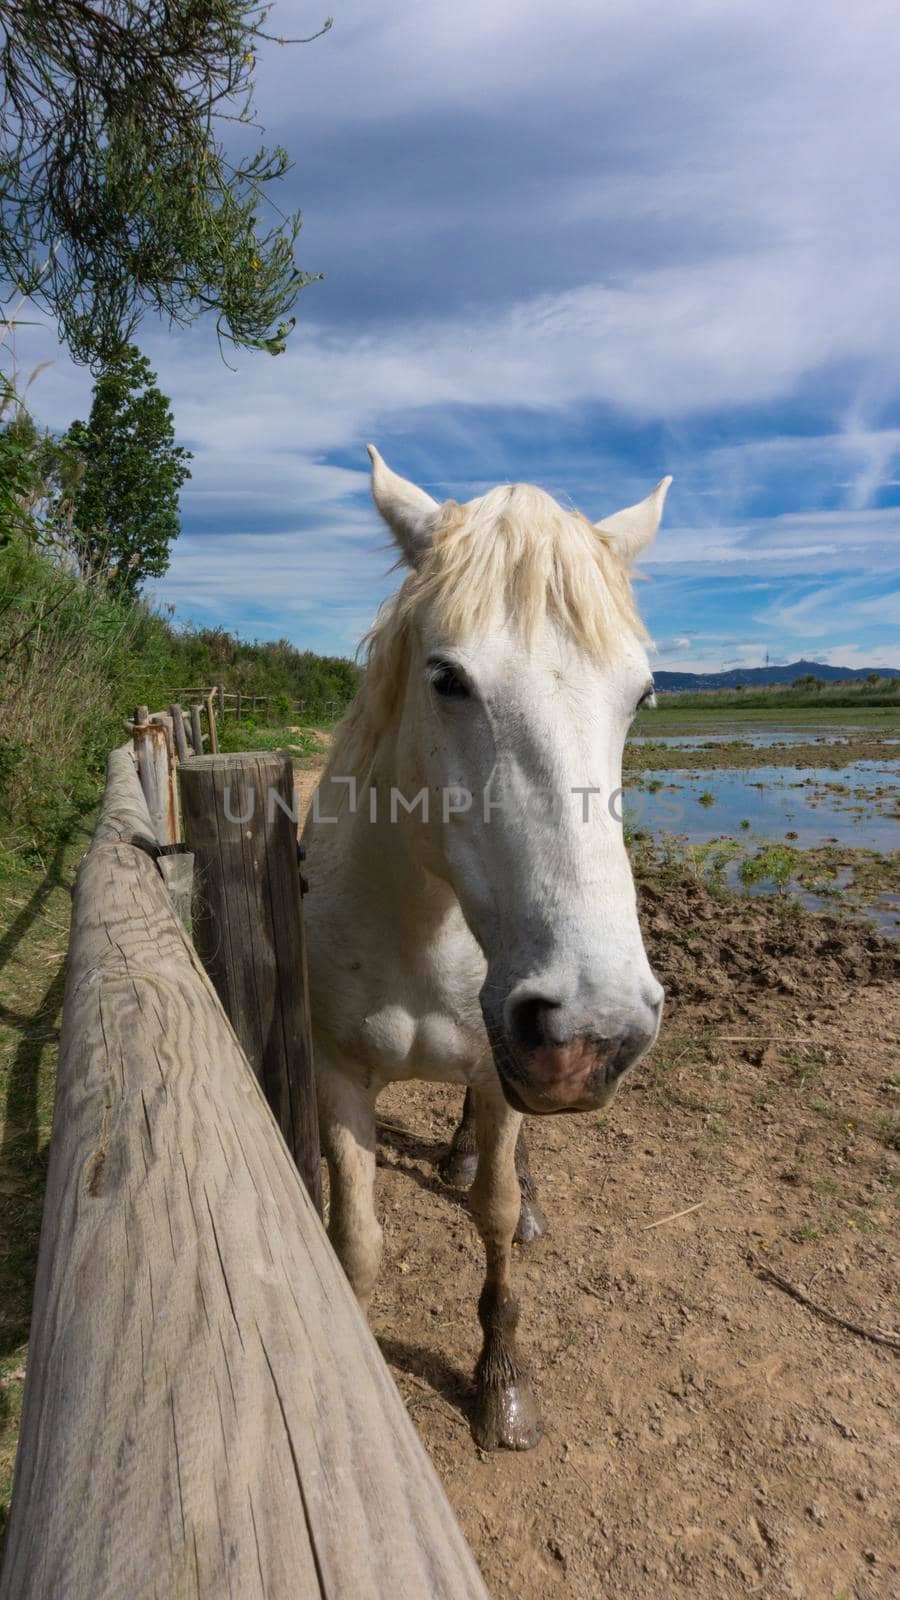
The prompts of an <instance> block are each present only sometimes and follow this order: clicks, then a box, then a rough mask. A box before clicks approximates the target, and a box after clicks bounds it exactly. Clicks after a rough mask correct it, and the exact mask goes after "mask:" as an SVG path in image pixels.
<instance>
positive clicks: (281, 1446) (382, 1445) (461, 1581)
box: [0, 749, 486, 1600]
mask: <svg viewBox="0 0 900 1600" xmlns="http://www.w3.org/2000/svg"><path fill="white" fill-rule="evenodd" d="M148 834H152V824H151V819H150V816H149V813H148V810H147V806H146V802H145V800H144V796H143V792H142V790H141V788H140V785H139V783H138V779H137V773H136V767H135V762H134V758H133V755H132V752H131V751H130V750H129V749H123V750H119V751H116V752H114V753H113V755H112V756H111V758H110V763H109V776H108V782H107V788H106V795H105V798H104V802H103V808H102V812H101V816H100V820H99V823H98V825H97V829H96V832H95V835H94V839H93V843H92V845H91V848H90V850H89V851H88V854H87V856H86V857H85V859H84V861H83V863H82V866H81V868H80V871H79V874H78V880H77V883H76V887H75V895H74V904H73V918H72V935H71V943H70V950H69V970H68V979H67V986H66V997H65V1004H64V1011H63V1029H62V1040H61V1048H60V1064H59V1081H58V1088H57V1098H56V1110H55V1116H54V1127H53V1138H52V1143H51V1150H50V1165H49V1172H48V1181H47V1195H46V1201H45V1206H44V1220H43V1227H42V1232H41V1244H40V1255H39V1262H38V1273H37V1285H36V1290H35V1299H34V1310H33V1317H32V1329H31V1340H30V1344H29V1352H28V1364H27V1376H26V1382H25V1396H24V1406H23V1413H22V1423H21V1434H20V1445H19V1455H18V1460H17V1465H16V1477H15V1486H14V1493H13V1503H12V1511H11V1518H10V1525H9V1531H8V1536H7V1546H6V1556H5V1562H4V1566H3V1573H2V1578H0V1596H2V1600H145V1597H146V1600H150V1597H153V1600H213V1597H215V1600H224V1597H226V1596H230V1597H236V1600H244V1597H248V1600H249V1597H254V1600H256V1597H266V1600H287V1597H292V1600H294V1597H306V1596H327V1597H335V1600H337V1597H340V1600H370V1597H371V1600H375V1597H379V1600H382V1597H383V1600H443V1597H473V1600H474V1597H478V1600H485V1596H486V1591H485V1589H484V1587H483V1584H482V1582H481V1579H480V1577H479V1575H478V1572H477V1569H476V1567H475V1564H474V1561H473V1559H472V1556H471V1553H470V1552H469V1550H468V1547H467V1546H466V1544H465V1541H464V1540H463V1538H462V1535H461V1533H460V1530H459V1528H458V1526H457V1524H456V1521H455V1519H454V1517H453V1514H452V1511H451V1510H450V1507H449V1505H448V1503H447V1501H446V1498H445V1496H444V1494H443V1491H442V1489H441V1487H440V1485H439V1483H438V1480H437V1478H436V1476H435V1473H434V1471H433V1469H432V1467H431V1465H430V1462H429V1461H428V1458H427V1456H426V1453H425V1451H424V1448H423V1447H422V1445H421V1443H420V1441H419V1439H418V1436H417V1435H416V1432H415V1430H414V1428H413V1426H412V1424H411V1422H410V1420H409V1418H408V1416H407V1413H406V1410H405V1407H404V1406H403V1403H402V1401H401V1399H400V1396H399V1394H398V1392H397V1390H396V1388H395V1387H394V1384H393V1382H392V1380H391V1378H390V1375H389V1373H388V1370H387V1367H386V1366H385V1364H384V1362H383V1360H382V1358H381V1355H380V1353H379V1351H378V1348H377V1345H376V1344H375V1341H374V1339H373V1338H372V1336H371V1334H370V1333H369V1330H368V1327H367V1325H366V1322H365V1318H364V1317H363V1315H362V1313H361V1312H360V1310H359V1308H358V1306H357V1304H356V1301H355V1299H354V1297H353V1295H352V1292H351V1290H350V1288H349V1285H348V1284H347V1282H346V1280H345V1278H344V1276H343V1273H342V1271H341V1268H340V1266H339V1264H338V1262H337V1259H336V1257H335V1256H334V1255H333V1253H332V1251H331V1248H330V1246H329V1244H328V1241H327V1239H326V1236H325V1233H324V1231H323V1229H322V1225H321V1223H320V1221H319V1218H318V1216H317V1214H316V1211H315V1208H314V1206H313V1204H312V1202H311V1200H310V1198H309V1196H308V1194H307V1191H306V1189H305V1187H304V1185H303V1183H302V1181H301V1179H300V1176H299V1174H298V1171H297V1168H296V1165H295V1163H294V1161H293V1159H292V1157H291V1155H290V1153H289V1152H288V1149H287V1147H286V1145H285V1143H284V1141H283V1139H282V1136H281V1134H280V1132H279V1129H278V1127H277V1125H276V1123H275V1121H274V1119H273V1117H272V1114H271V1112H270V1110H269V1107H268V1105H267V1103H266V1100H265V1098H264V1096H263V1094H262V1092H261V1090H260V1087H259V1085H258V1083H257V1081H256V1078H255V1077H254V1074H253V1072H252V1071H251V1069H250V1067H249V1064H248V1062H247V1060H246V1058H245V1056H244V1055H243V1053H242V1051H241V1048H240V1046H239V1044H238V1041H237V1038H236V1037H235V1034H234V1032H233V1030H232V1028H231V1026H230V1025H229V1023H228V1020H227V1018H226V1016H225V1013H224V1011H223V1009H222V1006H221V1004H220V1002H219V999H218V997H217V995H216V993H215V990H214V989H213V986H212V984H211V982H210V980H209V978H208V977H207V974H206V972H205V970H204V968H203V966H202V964H201V962H200V960H199V957H198V956H197V953H196V952H195V950H194V948H193V945H192V944H191V941H190V939H189V938H188V937H187V936H186V934H185V933H184V931H183V929H182V927H181V924H180V922H179V920H178V918H177V916H176V915H175V912H174V910H173V906H172V901H171V898H170V895H169V893H168V890H167V888H166V885H165V883H164V881H163V878H162V876H161V873H160V870H159V867H158V864H157V862H156V861H155V860H154V859H153V855H152V853H148V852H147V850H146V848H143V847H141V846H140V845H137V844H135V843H133V842H132V841H133V839H134V838H135V836H143V837H144V838H145V839H146V836H147V835H148Z"/></svg>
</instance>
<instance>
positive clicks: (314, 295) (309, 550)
mask: <svg viewBox="0 0 900 1600" xmlns="http://www.w3.org/2000/svg"><path fill="white" fill-rule="evenodd" d="M323 16H324V10H323V11H322V12H321V13H320V11H319V10H317V9H316V8H315V7H314V6H313V5H311V4H309V3H306V0H303V3H296V0H277V4H276V6H275V10H274V14H273V18H272V27H273V29H274V30H276V31H279V32H284V33H309V32H310V31H312V30H313V28H314V27H316V26H317V25H318V24H319V23H320V22H321V20H322V17H323ZM896 50H897V33H896V10H895V8H894V6H893V5H892V4H889V3H879V0H858V3H857V4H856V5H855V6H854V7H852V8H851V7H848V6H847V5H846V4H845V3H837V0H795V3H794V4H792V5H791V6H790V7H786V6H785V5H784V4H783V0H777V3H776V0H753V3H746V0H727V3H726V0H682V3H681V4H680V5H679V6H678V7H673V6H671V5H670V4H664V3H662V0H603V3H600V0H556V3H555V4H554V5H553V6H550V5H549V4H547V3H546V0H544V3H537V0H491V3H490V4H485V3H484V0H479V3H478V4H476V3H475V0H455V3H454V4H453V5H452V6H449V5H447V4H446V0H382V3H380V4H379V5H378V6H377V7H375V6H373V5H371V3H369V4H366V3H364V0H348V3H344V0H335V6H334V27H333V29H332V31H331V32H330V33H329V34H328V35H327V36H326V37H324V38H322V39H320V40H318V41H317V42H316V43H315V44H312V45H310V46H308V47H303V48H293V49H278V48H277V47H276V46H272V47H271V49H269V50H268V51H267V52H266V53H264V54H263V56H262V57H261V59H260V63H259V74H258V79H257V104H258V112H259V116H260V120H261V121H262V122H263V123H264V124H265V128H266V139H267V142H270V143H271V142H274V141H275V140H276V139H277V140H279V141H281V142H282V143H284V144H285V145H286V146H287V148H288V149H289V151H290V152H291V154H292V155H293V156H294V159H295V162H296V166H295V169H294V171H293V172H292V174H291V176H290V177H289V179H288V180H286V182H285V184H284V185H283V186H282V187H283V195H282V196H281V197H280V203H283V205H284V208H285V209H289V208H290V207H291V206H293V205H295V204H299V205H301V206H302V208H303V212H304V230H303V233H302V235H301V240H300V249H299V253H298V254H299V260H300V263H301V265H303V266H304V267H305V268H306V269H307V270H311V271H318V270H321V271H323V272H324V273H325V274H326V279H325V282H324V283H321V284H317V285H315V286H313V287H312V288H310V289H308V290H307V291H306V292H305V294H304V295H303V296H302V297H301V301H300V306H299V323H298V329H297V332H296V333H295V335H294V336H293V338H292V340H291V343H290V346H289V349H288V352H287V353H286V354H285V355H284V356H281V357H279V358H276V359H274V360H273V359H271V358H269V357H266V356H264V355H262V354H260V355H254V356H249V355H242V356H241V357H239V358H238V359H237V362H236V365H237V368H238V370H237V371H236V372H233V371H230V370H228V369H227V368H226V367H225V366H223V364H222V362H221V360H220V357H219V354H218V348H217V345H216V342H215V340H214V338H213V336H212V332H211V330H210V329H209V328H208V327H195V328H193V329H192V330H190V331H187V332H185V331H179V332H178V333H177V334H169V333H164V332H161V331H159V330H158V329H156V328H155V327H152V326H150V325H149V324H146V323H145V324H144V326H143V328H142V330H141V334H140V338H141V342H142V344H143V346H144V348H145V349H146V350H147V353H148V355H149V356H150V358H151V360H152V361H153V363H154V365H155V366H156V368H157V370H158V373H159V378H160V383H161V385H162V387H163V388H164V390H165V391H166V392H167V393H168V394H170V395H171V396H172V400H173V404H174V408H175V414H176V422H177V426H178V431H179V436H180V438H181V441H182V442H183V443H185V444H187V445H188V446H189V447H190V448H191V449H192V450H193V451H194V452H195V457H196V459H195V461H194V477H193V480H192V482H191V484H190V485H189V486H188V488H187V490H186V491H185V493H184V496H183V501H182V512H183V528H184V531H183V534H182V538H181V539H180V541H179V543H178V545H177V546H176V548H175V551H174V555H173V562H172V567H171V571H170V572H169V574H168V576H167V577H166V579H165V580H164V581H163V582H162V583H161V584H160V585H159V586H158V590H157V593H158V596H159V598H160V599H161V600H162V601H165V602H167V603H170V604H173V605H174V606H175V607H176V614H177V615H178V616H179V617H181V618H182V619H184V620H188V619H191V620H194V621H197V622H201V623H207V622H210V623H212V622H216V623H218V622H222V623H225V624H226V625H227V626H229V627H233V628H236V629H238V630H239V631H240V632H242V633H244V634H245V635H248V636H256V637H260V638H270V637H273V638H274V637H278V636H280V635H286V636H287V637H289V638H290V639H292V640H294V641H295V642H296V643H297V644H298V645H300V646H308V647H311V648H316V649H323V650H333V651H337V652H340V653H342V654H350V653H352V652H353V650H354V648H355V646H356V643H357V640H358V639H359V637H360V635H361V634H362V632H363V631H364V630H365V628H366V626H367V625H368V623H369V622H370V620H371V618H372V615H373V613H374V610H375V608H376V606H377V604H378V602H379V601H380V600H381V599H382V598H383V596H384V595H385V594H386V593H388V592H389V591H390V588H391V587H392V585H393V584H394V583H395V582H396V579H395V578H394V577H391V575H390V573H389V568H390V565H391V560H392V558H391V555H390V554H389V553H388V551H387V550H386V544H385V538H384V535H383V532H382V530H381V529H380V526H379V524H378V522H377V519H376V517H375V514H374V511H373V510H372V508H371V505H370V502H369V499H368V477H367V472H366V467H367V462H366V457H365V452H364V445H365V442H366V441H367V440H368V439H373V440H374V441H375V442H376V443H377V444H378V445H379V447H380V448H381V450H382V452H383V453H384V455H385V456H386V457H387V459H388V460H389V462H390V463H391V465H392V466H394V467H395V468H396V469H397V470H398V471H401V472H403V473H405V474H407V475H408V476H410V477H413V478H415V479H417V481H418V482H420V483H421V484H422V485H423V486H424V487H425V488H427V489H428V490H429V491H430V492H431V493H432V494H434V495H435V496H436V497H438V498H445V497H447V496H450V495H452V496H453V497H454V498H456V499H466V498H469V497H471V496H472V495H473V494H477V493H479V492H480V491H481V490H483V489H484V488H485V487H487V486H489V485H491V484H493V483H496V482H501V481H508V480H517V479H527V480H530V481H533V482H537V483H540V484H542V485H543V486H544V487H546V488H548V489H550V490H551V491H552V492H553V493H555V494H557V495H558V496H559V497H560V498H563V499H565V498H568V499H569V500H571V501H572V502H573V503H575V504H576V505H578V506H580V507H581V509H582V510H584V511H585V512H586V513H587V514H588V515H590V516H591V517H594V518H599V517H601V516H602V515H603V514H604V513H606V512H609V511H612V510H615V509H617V508H618V507H619V506H621V505H623V504H628V503H629V502H631V501H633V500H635V499H638V498H640V497H642V496H643V495H644V494H646V493H647V492H648V491H649V490H650V488H652V486H653V484H654V483H655V482H656V481H657V480H658V479H659V478H660V477H661V476H662V475H663V474H664V473H668V472H670V473H672V474H673V476H674V480H675V481H674V485H673V488H672V491H671V493H670V496H669V502H668V506H667V511H666V519H665V527H664V531H663V533H662V534H661V536H660V538H659V540H658V542H657V545H656V547H655V548H654V550H653V552H652V553H651V554H650V555H649V557H648V558H647V559H646V560H645V562H644V563H643V571H644V573H645V576H646V581H645V582H644V583H642V585H641V589H640V598H641V603H642V607H643V610H644V613H645V616H646V618H647V620H648V623H649V625H650V628H651V631H652V633H653V636H654V639H655V641H656V644H657V655H656V658H655V660H656V664H657V665H658V666H661V667H670V668H671V667H679V668H684V669H688V670H717V669H719V668H721V667H722V666H732V665H756V664H758V663H760V662H762V661H763V660H764V659H765V657H766V654H767V653H768V655H769V656H770V658H771V659H772V660H791V659H794V658H795V657H797V656H800V655H803V656H806V657H810V658H815V659H818V660H826V661H831V662H835V663H839V664H846V665H851V666H855V665H866V666H868V665H893V666H900V316H898V314H897V301H898V284H900V192H898V179H897V174H898V171H900V99H898V95H897V90H896ZM26 341H27V342H26ZM50 342H51V335H50V333H49V332H48V333H45V334H35V333H32V334H29V335H27V336H26V335H22V336H21V338H20V350H19V359H20V361H21V362H22V364H23V365H26V364H28V362H30V361H31V360H32V359H37V357H39V356H42V355H44V354H46V350H47V346H48V344H49V343H50ZM89 388H90V383H89V379H88V378H87V377H86V375H85V374H84V373H83V372H79V371H77V370H76V369H74V368H72V367H71V365H70V364H69V363H68V361H67V360H66V358H65V357H64V356H62V355H57V356H56V359H55V363H54V366H53V367H52V368H51V369H50V370H49V371H48V372H46V373H44V374H43V375H42V376H41V378H40V379H39V380H38V382H37V384H36V385H35V388H34V390H33V402H34V407H35V410H36V411H37V412H38V413H39V414H40V416H41V417H42V418H43V420H45V421H48V422H51V423H53V424H57V425H63V424H65V423H66V422H67V421H68V420H69V419H70V418H71V417H72V416H73V415H76V414H83V413H84V411H85V410H86V408H87V405H88V396H89Z"/></svg>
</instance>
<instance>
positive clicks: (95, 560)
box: [65, 345, 191, 593]
mask: <svg viewBox="0 0 900 1600" xmlns="http://www.w3.org/2000/svg"><path fill="white" fill-rule="evenodd" d="M65 443H66V445H67V447H68V448H70V449H72V450H73V451H74V452H75V453H76V454H77V455H78V456H79V457H80V459H81V462H82V465H83V475H82V478H81V482H80V484H79V487H78V490H77V492H76V495H75V502H74V523H75V528H76V530H77V539H78V545H77V554H78V557H79V560H80V563H81V566H82V570H83V571H85V572H87V573H91V574H94V573H102V574H104V575H105V576H106V577H107V579H108V581H109V582H110V584H111V585H112V586H113V587H114V588H116V589H119V590H122V591H125V592H130V593H134V592H135V591H136V590H137V589H138V588H139V587H140V585H141V583H142V582H143V581H144V579H145V578H149V577H159V576H160V574H161V573H163V572H165V571H166V570H167V568H168V565H169V547H170V545H171V544H172V541H173V540H174V539H177V537H178V534H179V531H180V527H181V524H180V520H179V515H178V491H179V489H180V488H181V485H182V484H183V483H184V481H185V479H186V478H189V477H190V471H189V469H188V465H187V463H188V462H189V461H190V459H191V454H190V451H189V450H185V449H183V448H182V446H181V445H178V444H176V443H175V428H174V426H173V422H172V410H171V407H170V405H169V402H168V400H167V399H166V396H165V395H164V394H162V393H161V392H160V390H159V389H158V388H157V387H156V374H155V372H151V370H150V363H149V362H148V360H147V358H146V356H143V355H142V354H141V352H140V350H138V348H137V346H136V345H125V346H124V347H123V348H122V350H121V351H120V352H119V354H118V356H117V357H116V358H115V359H114V360H112V361H111V362H110V363H109V364H108V365H107V366H106V367H105V368H104V370H103V371H102V372H101V374H100V376H99V377H98V379H97V382H96V383H95V385H94V399H93V404H92V405H91V414H90V418H89V420H88V421H87V422H86V423H84V422H73V424H72V426H71V428H70V429H69V432H68V434H67V436H66V441H65Z"/></svg>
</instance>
